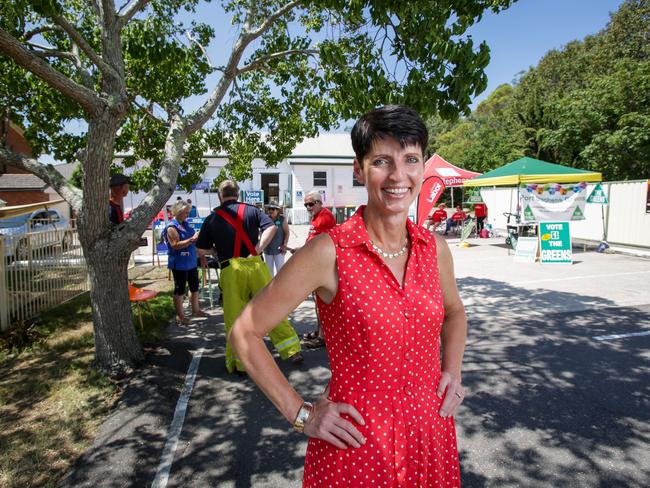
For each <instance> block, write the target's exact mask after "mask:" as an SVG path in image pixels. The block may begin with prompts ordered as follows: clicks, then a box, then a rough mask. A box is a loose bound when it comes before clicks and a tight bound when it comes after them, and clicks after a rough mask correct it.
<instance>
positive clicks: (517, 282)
mask: <svg viewBox="0 0 650 488" xmlns="http://www.w3.org/2000/svg"><path fill="white" fill-rule="evenodd" d="M637 274H650V271H632V272H630V273H611V274H598V275H582V276H579V275H578V276H567V277H566V278H547V279H544V280H530V281H516V282H514V283H510V284H511V285H527V284H530V283H544V282H545V281H551V282H556V281H570V280H585V279H592V278H610V277H612V276H628V275H637Z"/></svg>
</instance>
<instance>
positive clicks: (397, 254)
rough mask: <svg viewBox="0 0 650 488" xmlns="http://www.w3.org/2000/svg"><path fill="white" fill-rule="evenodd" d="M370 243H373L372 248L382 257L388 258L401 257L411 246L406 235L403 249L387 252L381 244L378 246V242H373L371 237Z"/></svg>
mask: <svg viewBox="0 0 650 488" xmlns="http://www.w3.org/2000/svg"><path fill="white" fill-rule="evenodd" d="M370 244H372V248H373V249H374V250H375V252H376V253H377V254H379V255H380V256H381V257H382V258H386V259H393V258H398V257H400V256H401V255H403V254H404V253H405V252H406V250H407V249H408V247H409V241H408V239H407V238H406V237H404V246H402V249H400V250H399V251H397V252H386V251H384V250H383V249H380V248H379V246H377V244H375V243H374V242H372V239H370Z"/></svg>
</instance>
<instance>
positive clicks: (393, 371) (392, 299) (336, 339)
mask: <svg viewBox="0 0 650 488" xmlns="http://www.w3.org/2000/svg"><path fill="white" fill-rule="evenodd" d="M362 212H363V207H361V208H359V209H358V211H357V212H356V213H355V214H354V215H353V216H352V217H351V218H350V219H349V220H348V221H347V222H345V223H344V224H342V225H340V226H338V227H336V228H334V229H332V230H330V231H329V235H330V237H331V238H332V240H333V242H334V244H335V247H336V260H337V269H338V274H339V282H338V291H337V293H336V296H335V297H334V299H333V301H332V302H331V303H330V304H326V303H324V302H323V301H322V300H320V298H318V299H317V306H318V311H319V314H320V320H321V323H322V327H323V331H324V334H325V341H326V344H327V353H328V355H329V360H330V367H331V370H332V379H331V381H330V396H329V398H330V399H331V400H332V401H335V402H345V403H349V404H351V405H353V406H354V407H355V408H356V409H357V410H358V411H359V413H361V415H362V416H363V418H364V421H365V423H366V424H365V425H364V426H361V425H357V428H358V429H359V431H360V432H361V434H362V435H363V436H364V437H365V438H366V444H365V445H363V446H361V447H360V448H354V447H348V448H347V449H338V448H336V447H334V446H333V445H331V444H329V443H328V442H325V441H322V440H320V439H314V438H311V439H309V445H308V448H307V456H306V458H305V472H304V478H303V487H323V488H325V487H327V488H330V487H355V488H356V487H373V488H376V487H409V488H410V487H412V488H416V487H439V486H440V487H442V486H444V487H458V486H460V469H459V463H458V450H457V445H456V430H455V426H454V419H453V417H446V418H443V417H440V415H439V414H438V411H439V410H440V406H441V404H442V400H443V399H444V397H443V399H439V398H438V396H437V395H436V388H437V386H438V383H439V381H440V368H441V367H440V331H441V326H442V323H443V320H444V308H443V298H442V293H441V291H440V282H439V276H438V274H439V273H438V260H437V256H436V244H435V239H434V237H433V236H432V235H431V233H430V232H428V231H427V230H425V229H424V228H422V227H418V226H416V225H415V224H413V223H412V222H411V221H410V220H407V230H408V232H409V235H410V238H411V249H410V255H409V259H408V263H407V267H406V273H405V276H404V285H403V288H402V287H400V285H399V283H398V282H397V280H396V279H395V277H394V276H393V274H392V272H391V271H390V269H389V268H388V267H387V266H386V265H385V263H384V262H383V261H382V259H381V257H380V256H379V255H377V254H376V252H375V251H374V250H373V249H372V245H371V244H370V238H369V237H368V233H367V231H366V228H365V224H364V222H363V218H362ZM347 419H348V420H351V419H350V418H347ZM352 422H353V423H354V421H352Z"/></svg>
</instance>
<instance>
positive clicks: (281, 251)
mask: <svg viewBox="0 0 650 488" xmlns="http://www.w3.org/2000/svg"><path fill="white" fill-rule="evenodd" d="M266 214H267V215H268V216H269V218H270V219H271V220H272V221H273V223H274V224H275V228H276V232H275V235H274V236H273V239H272V240H271V243H270V244H269V245H268V246H266V248H265V249H264V262H265V263H266V265H267V266H268V267H269V271H271V276H275V275H276V274H277V273H278V271H280V269H281V268H282V266H283V265H284V256H285V254H286V253H287V243H288V242H289V224H288V223H287V219H285V218H284V215H282V214H281V213H280V205H278V203H277V202H276V201H274V200H271V201H270V202H269V203H268V205H267V206H266Z"/></svg>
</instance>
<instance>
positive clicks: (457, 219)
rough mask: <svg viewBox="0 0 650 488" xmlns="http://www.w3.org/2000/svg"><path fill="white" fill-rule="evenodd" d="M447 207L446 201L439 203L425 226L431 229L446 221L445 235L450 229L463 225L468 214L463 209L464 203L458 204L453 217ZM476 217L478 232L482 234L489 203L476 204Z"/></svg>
mask: <svg viewBox="0 0 650 488" xmlns="http://www.w3.org/2000/svg"><path fill="white" fill-rule="evenodd" d="M445 207H446V205H445V204H444V203H441V204H440V205H438V208H437V209H436V210H435V211H434V212H433V213H432V214H431V216H430V217H429V218H428V219H427V222H426V224H425V226H426V227H427V228H428V229H429V230H434V229H435V228H436V227H438V226H439V225H442V223H444V224H445V232H444V235H447V234H449V231H450V230H454V229H456V228H458V227H462V225H463V224H464V222H465V221H466V220H467V218H468V216H467V213H465V211H464V210H463V206H462V205H456V211H455V212H454V213H453V214H452V215H451V217H448V216H447V210H446V209H445ZM474 217H475V218H476V233H477V234H480V232H481V231H482V230H483V229H484V228H485V219H486V218H487V205H485V203H482V202H481V203H475V204H474Z"/></svg>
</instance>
